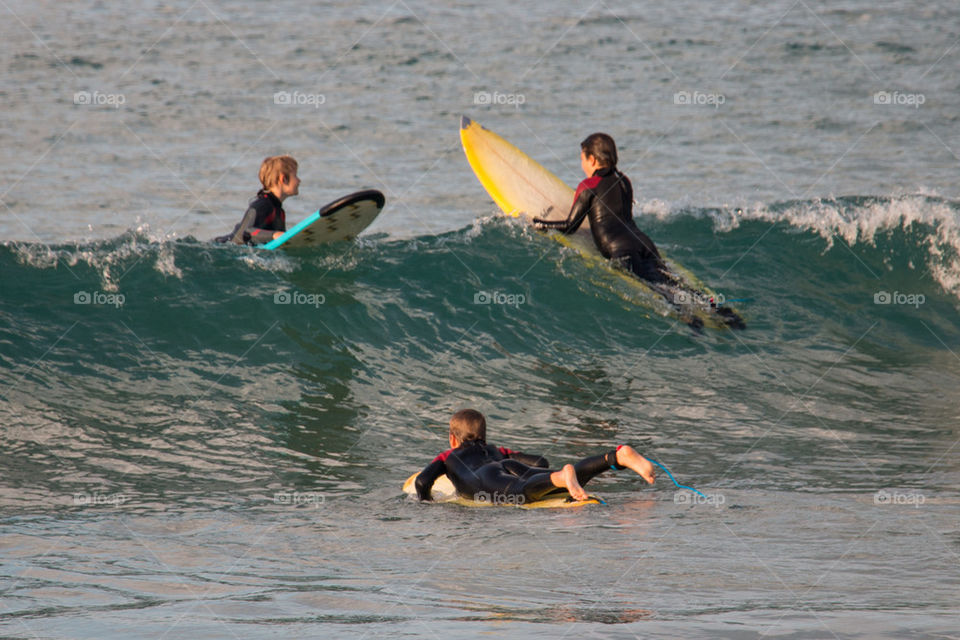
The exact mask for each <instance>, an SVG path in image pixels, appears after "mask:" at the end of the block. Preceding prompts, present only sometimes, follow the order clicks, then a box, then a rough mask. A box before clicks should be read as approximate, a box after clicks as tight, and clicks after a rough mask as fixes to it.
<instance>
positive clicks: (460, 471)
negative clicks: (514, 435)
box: [416, 409, 655, 504]
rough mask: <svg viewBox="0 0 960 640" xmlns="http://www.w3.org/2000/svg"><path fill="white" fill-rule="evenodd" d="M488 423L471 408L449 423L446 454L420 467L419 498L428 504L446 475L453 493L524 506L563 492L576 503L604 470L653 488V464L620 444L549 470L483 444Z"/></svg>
mask: <svg viewBox="0 0 960 640" xmlns="http://www.w3.org/2000/svg"><path fill="white" fill-rule="evenodd" d="M486 438H487V421H486V419H485V418H484V417H483V414H482V413H480V412H479V411H475V410H473V409H463V410H462V411H458V412H457V413H455V414H453V417H452V418H450V447H451V448H450V449H448V450H447V451H444V452H443V453H441V454H440V455H438V456H437V457H436V458H434V459H433V461H432V462H431V463H430V464H428V465H427V466H426V467H424V469H423V471H421V472H420V474H419V475H418V476H417V480H416V487H417V496H418V497H419V498H420V499H421V500H430V489H431V488H432V487H433V483H434V482H435V481H436V480H437V478H439V477H440V476H441V475H442V474H444V473H446V474H447V477H448V478H449V479H450V482H452V483H453V486H454V487H455V488H456V490H457V493H458V494H459V495H461V496H463V497H465V498H468V499H473V500H481V501H482V500H491V499H492V500H493V501H494V502H507V501H509V502H512V503H516V504H522V503H525V502H534V501H536V500H541V499H543V498H544V497H546V496H548V495H549V494H551V493H555V492H560V491H563V490H566V491H567V492H569V493H570V495H571V496H572V497H573V499H574V500H586V499H587V497H588V496H587V492H586V491H584V490H583V485H584V484H586V483H587V482H588V481H589V480H590V479H591V478H593V477H594V476H596V475H598V474H600V473H602V472H604V471H606V470H607V469H632V470H633V471H635V472H636V473H638V474H639V475H640V476H642V477H643V479H644V480H646V481H647V482H649V483H650V484H653V481H654V479H655V476H654V473H653V465H652V464H651V463H650V461H649V460H647V459H646V458H644V457H643V456H642V455H640V454H639V453H637V452H636V451H635V450H634V449H633V447H630V446H628V445H621V446H619V447H617V448H616V449H614V450H612V451H609V452H608V453H605V454H601V455H598V456H591V457H589V458H584V459H583V460H581V461H580V462H578V463H577V464H567V465H564V467H563V468H562V469H560V470H559V471H553V470H551V469H548V468H547V460H546V458H543V457H542V456H533V455H528V454H525V453H520V452H519V451H511V450H510V449H507V448H506V447H494V446H493V445H489V444H487V442H486Z"/></svg>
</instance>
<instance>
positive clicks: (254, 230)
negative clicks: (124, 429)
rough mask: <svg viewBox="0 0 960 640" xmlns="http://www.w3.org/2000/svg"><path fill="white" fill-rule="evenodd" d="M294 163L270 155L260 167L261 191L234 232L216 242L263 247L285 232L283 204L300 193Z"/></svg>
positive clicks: (295, 162) (295, 164)
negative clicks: (262, 245)
mask: <svg viewBox="0 0 960 640" xmlns="http://www.w3.org/2000/svg"><path fill="white" fill-rule="evenodd" d="M297 169H298V165H297V161H296V160H294V159H293V158H292V157H291V156H271V157H269V158H267V159H265V160H264V161H263V163H262V164H261V165H260V175H259V177H260V184H262V185H263V188H262V189H261V190H260V191H258V192H257V197H256V198H254V199H253V200H251V201H250V204H249V205H248V207H247V211H246V213H244V214H243V219H242V220H241V221H240V224H238V225H237V226H236V227H234V229H233V233H230V234H227V235H225V236H220V237H219V238H216V241H217V242H233V243H235V244H252V245H255V244H266V243H268V242H270V241H271V240H273V239H274V238H279V237H280V236H282V235H283V234H284V232H285V231H286V230H287V220H286V217H287V216H286V213H285V212H284V211H283V201H284V200H286V199H287V198H289V197H290V196H295V195H297V194H298V193H299V192H300V178H298V177H297Z"/></svg>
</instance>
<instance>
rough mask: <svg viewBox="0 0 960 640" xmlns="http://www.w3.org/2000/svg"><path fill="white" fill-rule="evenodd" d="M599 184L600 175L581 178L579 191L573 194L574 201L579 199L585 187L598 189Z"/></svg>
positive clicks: (578, 186)
mask: <svg viewBox="0 0 960 640" xmlns="http://www.w3.org/2000/svg"><path fill="white" fill-rule="evenodd" d="M598 184H600V176H590V177H589V178H584V179H583V180H581V181H580V184H578V185H577V192H576V193H574V194H573V201H574V202H576V201H577V198H579V197H580V193H581V192H582V191H583V190H584V189H596V188H597V185H598Z"/></svg>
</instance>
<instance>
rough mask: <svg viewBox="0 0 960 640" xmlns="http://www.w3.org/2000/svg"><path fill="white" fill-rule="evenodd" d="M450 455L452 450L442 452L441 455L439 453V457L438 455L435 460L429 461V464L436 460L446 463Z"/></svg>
mask: <svg viewBox="0 0 960 640" xmlns="http://www.w3.org/2000/svg"><path fill="white" fill-rule="evenodd" d="M451 453H453V449H447V450H446V451H444V452H443V453H441V454H440V455H438V456H437V457H436V458H434V459H433V460H431V461H430V462H431V464H432V463H434V462H436V461H437V460H440V461H441V462H446V461H447V458H449V457H450V454H451Z"/></svg>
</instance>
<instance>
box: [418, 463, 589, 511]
mask: <svg viewBox="0 0 960 640" xmlns="http://www.w3.org/2000/svg"><path fill="white" fill-rule="evenodd" d="M418 475H420V472H419V471H418V472H417V473H415V474H413V475H412V476H410V477H409V478H407V481H406V482H404V483H403V492H404V493H406V494H407V495H410V496H414V497H416V495H417V487H416V485H415V484H414V483H415V482H416V481H417V476H418ZM430 497H431V498H432V499H433V501H434V502H442V503H453V504H459V505H461V506H464V507H500V506H509V507H519V508H521V509H569V508H571V507H582V506H585V505H588V504H606V503H605V502H604V501H603V500H601V499H600V498H598V497H597V496H590V497H589V498H587V499H586V500H574V499H573V498H571V497H570V494H569V493H567V492H566V491H564V492H562V493H558V494H556V495H552V496H551V497H549V498H545V499H543V500H537V501H536V502H523V501H518V500H515V499H503V500H501V499H499V498H498V497H497V496H490V497H489V498H488V499H486V500H483V499H481V500H469V499H467V498H464V497H461V496H460V495H458V494H457V490H456V489H455V488H454V487H453V483H452V482H450V478H448V477H447V476H446V474H444V475H442V476H440V477H439V478H437V481H436V482H434V483H433V488H432V489H431V490H430Z"/></svg>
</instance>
